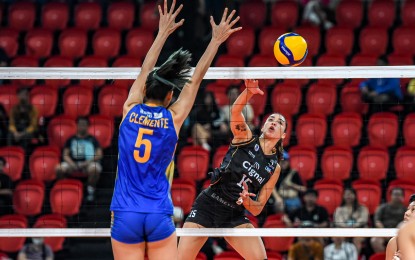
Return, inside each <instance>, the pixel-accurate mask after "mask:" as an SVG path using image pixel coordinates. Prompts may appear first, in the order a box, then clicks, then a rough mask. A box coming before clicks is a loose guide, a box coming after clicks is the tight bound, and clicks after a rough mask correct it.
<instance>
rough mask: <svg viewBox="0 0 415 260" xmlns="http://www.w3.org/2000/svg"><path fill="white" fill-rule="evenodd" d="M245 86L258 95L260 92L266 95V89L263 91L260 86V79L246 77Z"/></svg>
mask: <svg viewBox="0 0 415 260" xmlns="http://www.w3.org/2000/svg"><path fill="white" fill-rule="evenodd" d="M244 82H245V87H246V89H247V90H248V91H249V92H251V93H252V94H254V95H256V94H260V95H264V91H262V90H261V89H260V88H259V85H258V80H255V79H245V80H244Z"/></svg>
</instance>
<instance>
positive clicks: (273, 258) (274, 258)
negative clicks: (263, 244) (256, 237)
mask: <svg viewBox="0 0 415 260" xmlns="http://www.w3.org/2000/svg"><path fill="white" fill-rule="evenodd" d="M267 257H268V258H267V259H268V260H283V259H284V258H283V257H282V255H281V254H280V253H278V252H274V251H267Z"/></svg>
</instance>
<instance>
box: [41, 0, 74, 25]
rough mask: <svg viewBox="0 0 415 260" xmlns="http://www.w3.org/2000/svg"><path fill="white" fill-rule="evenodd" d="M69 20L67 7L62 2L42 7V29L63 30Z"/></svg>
mask: <svg viewBox="0 0 415 260" xmlns="http://www.w3.org/2000/svg"><path fill="white" fill-rule="evenodd" d="M68 20H69V6H68V5H67V4H66V3H64V2H56V3H54V2H52V3H46V4H44V5H43V6H42V27H43V28H45V29H49V30H63V29H65V28H66V26H67V24H68Z"/></svg>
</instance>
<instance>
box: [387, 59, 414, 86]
mask: <svg viewBox="0 0 415 260" xmlns="http://www.w3.org/2000/svg"><path fill="white" fill-rule="evenodd" d="M387 59H388V64H389V65H390V66H399V65H413V64H414V60H413V59H412V57H410V56H408V55H405V54H396V53H391V54H389V55H388V58H387ZM401 80H402V79H401Z"/></svg>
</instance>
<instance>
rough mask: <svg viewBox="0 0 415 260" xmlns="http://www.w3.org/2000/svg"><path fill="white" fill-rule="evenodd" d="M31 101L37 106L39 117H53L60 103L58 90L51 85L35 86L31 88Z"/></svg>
mask: <svg viewBox="0 0 415 260" xmlns="http://www.w3.org/2000/svg"><path fill="white" fill-rule="evenodd" d="M30 102H31V103H32V105H33V106H35V107H36V109H37V112H38V116H39V117H51V116H53V115H55V111H56V106H57V105H58V91H57V90H56V89H55V88H51V87H49V86H35V87H34V88H32V89H31V90H30Z"/></svg>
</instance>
